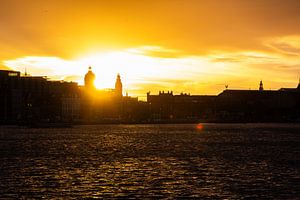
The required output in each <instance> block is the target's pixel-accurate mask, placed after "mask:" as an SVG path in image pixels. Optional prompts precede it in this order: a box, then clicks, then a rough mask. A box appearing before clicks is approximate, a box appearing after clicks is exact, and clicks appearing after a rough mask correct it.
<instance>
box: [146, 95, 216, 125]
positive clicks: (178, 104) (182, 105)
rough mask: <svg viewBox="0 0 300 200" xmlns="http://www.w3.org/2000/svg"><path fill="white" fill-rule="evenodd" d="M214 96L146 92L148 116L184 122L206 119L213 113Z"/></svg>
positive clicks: (158, 119)
mask: <svg viewBox="0 0 300 200" xmlns="http://www.w3.org/2000/svg"><path fill="white" fill-rule="evenodd" d="M215 100H216V96H213V95H190V94H186V93H181V94H180V95H173V92H172V91H171V92H169V91H168V92H164V91H162V92H159V94H158V95H151V94H150V92H149V93H147V103H148V104H149V111H150V113H151V115H150V118H151V120H152V121H157V122H163V121H173V122H185V121H196V120H197V119H200V118H202V119H207V118H209V117H210V116H211V115H212V114H213V109H214V106H215Z"/></svg>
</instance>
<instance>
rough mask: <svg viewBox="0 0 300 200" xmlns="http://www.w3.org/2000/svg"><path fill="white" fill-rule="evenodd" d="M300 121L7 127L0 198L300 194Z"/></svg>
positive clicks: (1, 141)
mask: <svg viewBox="0 0 300 200" xmlns="http://www.w3.org/2000/svg"><path fill="white" fill-rule="evenodd" d="M299 152H300V124H203V125H194V124H184V125H93V126H75V127H73V128H65V129H63V128H61V129H58V128H57V129H54V128H52V129H30V128H20V127H0V199H20V198H21V199H22V198H23V199H27V198H46V199H50V198H55V199H59V198H61V199H85V198H87V199H89V198H97V197H100V198H137V199H141V198H165V197H166V198H189V197H192V198H201V199H206V198H207V199H211V198H213V199H224V198H227V199H241V198H249V199H253V198H257V199H262V198H268V199H299V198H300V193H299V191H300V187H299V180H300V174H299Z"/></svg>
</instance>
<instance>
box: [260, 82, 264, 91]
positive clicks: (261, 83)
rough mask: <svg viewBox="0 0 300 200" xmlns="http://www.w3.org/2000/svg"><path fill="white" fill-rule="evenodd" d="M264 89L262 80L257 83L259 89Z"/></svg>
mask: <svg viewBox="0 0 300 200" xmlns="http://www.w3.org/2000/svg"><path fill="white" fill-rule="evenodd" d="M263 90H264V85H263V82H262V81H260V83H259V91H263Z"/></svg>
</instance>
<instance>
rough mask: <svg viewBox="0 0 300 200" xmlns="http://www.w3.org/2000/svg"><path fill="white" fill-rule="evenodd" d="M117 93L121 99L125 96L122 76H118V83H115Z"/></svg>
mask: <svg viewBox="0 0 300 200" xmlns="http://www.w3.org/2000/svg"><path fill="white" fill-rule="evenodd" d="M115 91H116V95H117V96H119V97H121V96H123V94H122V91H123V85H122V81H121V76H120V74H118V75H117V79H116V83H115Z"/></svg>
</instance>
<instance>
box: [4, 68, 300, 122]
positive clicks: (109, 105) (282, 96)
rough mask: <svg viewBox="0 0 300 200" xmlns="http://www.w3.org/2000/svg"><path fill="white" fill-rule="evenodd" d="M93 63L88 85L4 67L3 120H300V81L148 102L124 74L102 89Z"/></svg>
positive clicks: (164, 95) (150, 98) (169, 95)
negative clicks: (132, 90) (129, 88)
mask: <svg viewBox="0 0 300 200" xmlns="http://www.w3.org/2000/svg"><path fill="white" fill-rule="evenodd" d="M95 78H96V77H95V74H94V73H93V72H92V70H91V68H90V67H89V71H88V72H87V74H86V75H85V85H84V86H83V87H81V86H78V84H77V83H73V82H65V81H49V80H47V78H46V77H42V76H28V75H26V76H21V73H20V72H17V71H11V70H0V123H6V124H7V123H11V124H16V123H27V124H28V123H35V122H61V121H62V122H64V121H67V122H82V123H120V122H126V123H139V122H143V123H145V122H154V123H164V122H166V123H169V122H172V123H177V122H198V121H206V122H294V121H296V122H299V121H300V80H299V83H298V86H297V87H295V88H281V89H279V90H264V88H263V83H262V81H260V83H259V88H258V90H234V89H227V88H226V89H225V90H224V91H223V92H221V93H220V94H218V95H190V94H186V93H181V94H178V95H175V94H173V92H172V91H168V92H164V91H162V92H159V93H158V95H151V94H150V92H149V93H147V102H140V101H138V98H133V97H130V96H128V95H126V96H123V95H122V91H123V86H122V81H121V77H120V75H119V74H118V75H117V78H116V83H115V88H113V89H105V90H98V89H96V88H95V86H94V80H95Z"/></svg>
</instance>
